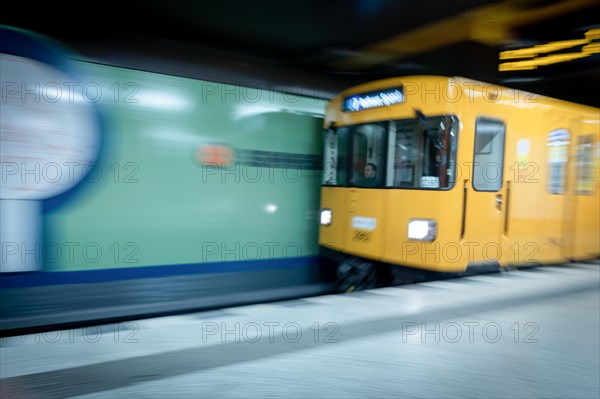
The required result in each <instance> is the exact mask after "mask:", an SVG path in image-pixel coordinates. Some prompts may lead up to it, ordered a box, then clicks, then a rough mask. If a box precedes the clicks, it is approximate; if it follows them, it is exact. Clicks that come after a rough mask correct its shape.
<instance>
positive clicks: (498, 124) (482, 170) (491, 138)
mask: <svg viewBox="0 0 600 399" xmlns="http://www.w3.org/2000/svg"><path fill="white" fill-rule="evenodd" d="M505 132H506V128H505V126H504V122H502V121H498V120H493V119H488V118H478V119H477V122H476V124H475V153H474V156H473V188H474V189H475V190H477V191H498V190H500V188H501V187H502V170H503V165H504V134H505Z"/></svg>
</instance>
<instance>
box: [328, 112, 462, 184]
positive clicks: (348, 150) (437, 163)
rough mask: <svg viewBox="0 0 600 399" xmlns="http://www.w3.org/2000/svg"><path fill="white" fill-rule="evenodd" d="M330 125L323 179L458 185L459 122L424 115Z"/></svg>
mask: <svg viewBox="0 0 600 399" xmlns="http://www.w3.org/2000/svg"><path fill="white" fill-rule="evenodd" d="M417 115H418V117H417V118H414V119H402V120H392V121H387V122H378V123H366V124H361V125H352V126H345V127H341V128H338V129H329V130H328V131H327V132H326V134H325V149H324V155H325V158H324V171H323V172H324V173H323V184H324V185H333V186H344V187H364V188H369V187H371V188H383V187H396V188H413V189H415V188H416V189H442V190H443V189H449V188H451V187H452V186H453V185H454V179H455V168H456V145H457V133H458V123H457V120H456V118H455V117H453V116H448V115H442V116H432V117H426V116H425V115H423V114H421V113H418V114H417Z"/></svg>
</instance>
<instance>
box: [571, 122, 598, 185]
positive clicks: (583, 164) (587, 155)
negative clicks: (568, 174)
mask: <svg viewBox="0 0 600 399" xmlns="http://www.w3.org/2000/svg"><path fill="white" fill-rule="evenodd" d="M598 150H599V148H598V143H597V142H596V143H594V136H593V135H591V134H590V135H587V136H581V137H579V138H578V140H577V165H576V173H575V193H576V194H577V195H593V194H594V192H595V190H596V178H597V177H596V173H597V172H596V171H597V169H598V165H597V162H598V155H599V153H598Z"/></svg>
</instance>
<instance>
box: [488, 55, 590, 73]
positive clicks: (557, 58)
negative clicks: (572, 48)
mask: <svg viewBox="0 0 600 399" xmlns="http://www.w3.org/2000/svg"><path fill="white" fill-rule="evenodd" d="M590 55H591V54H590V53H566V54H554V55H548V56H546V57H540V58H534V59H532V60H527V61H516V62H505V63H503V64H500V67H499V68H498V69H499V70H500V71H524V70H531V69H537V67H539V66H545V65H551V64H558V63H560V62H566V61H572V60H576V59H578V58H584V57H589V56H590Z"/></svg>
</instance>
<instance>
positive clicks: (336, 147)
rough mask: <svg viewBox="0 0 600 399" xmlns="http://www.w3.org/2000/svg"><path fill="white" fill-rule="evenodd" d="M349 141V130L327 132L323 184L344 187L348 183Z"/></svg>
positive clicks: (329, 130) (341, 129) (333, 129)
mask: <svg viewBox="0 0 600 399" xmlns="http://www.w3.org/2000/svg"><path fill="white" fill-rule="evenodd" d="M347 139H348V128H346V127H341V128H337V129H335V128H332V129H328V130H327V131H326V132H325V146H324V151H323V184H324V185H327V186H343V185H345V184H346V183H347V178H346V163H347V157H346V154H347Z"/></svg>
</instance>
